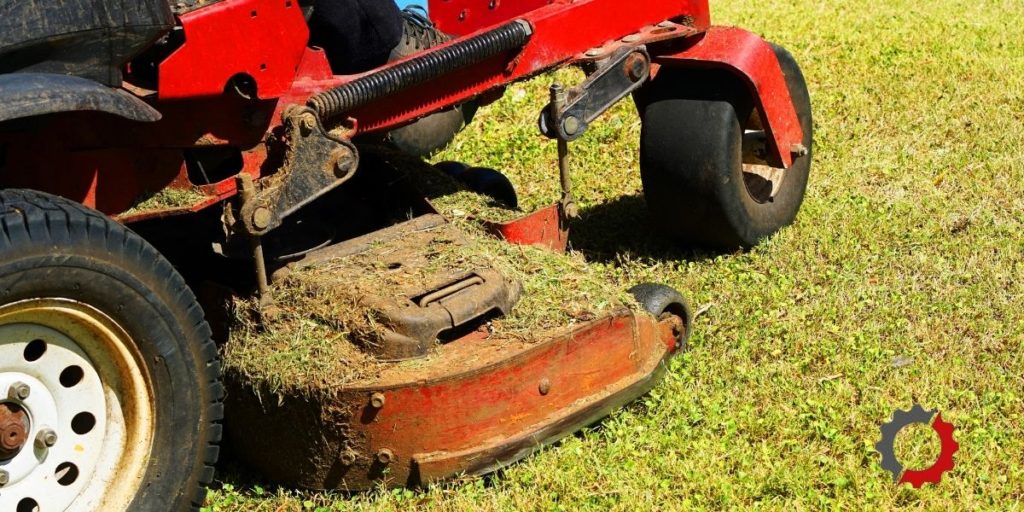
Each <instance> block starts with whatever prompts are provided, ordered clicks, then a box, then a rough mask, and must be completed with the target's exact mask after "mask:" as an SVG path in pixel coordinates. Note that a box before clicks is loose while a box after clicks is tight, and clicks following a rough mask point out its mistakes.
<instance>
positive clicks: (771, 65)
mask: <svg viewBox="0 0 1024 512" xmlns="http://www.w3.org/2000/svg"><path fill="white" fill-rule="evenodd" d="M654 61H655V62H657V63H660V64H663V65H666V66H689V67H720V68H726V69H729V70H730V71H732V72H734V73H736V75H737V76H738V77H740V78H742V79H743V81H744V83H746V85H747V86H748V87H750V91H751V96H752V97H753V98H754V100H755V103H756V104H757V108H758V112H760V114H761V120H762V124H763V125H764V128H765V130H767V132H768V135H769V137H768V140H769V141H771V143H772V144H770V145H769V146H770V147H769V151H770V155H769V156H770V159H769V161H770V162H771V163H773V164H775V165H781V166H782V167H789V166H790V165H792V164H793V153H792V147H793V146H794V145H796V144H800V143H801V142H803V140H804V133H803V128H802V127H801V126H800V119H799V118H798V117H797V114H796V109H795V107H794V106H793V99H792V98H791V97H790V95H789V88H788V87H787V86H786V78H785V76H784V75H783V72H782V68H781V67H780V66H779V59H778V57H776V55H775V50H773V49H772V47H771V45H770V44H768V42H767V41H765V40H764V39H762V38H761V37H760V36H758V35H757V34H753V33H750V32H747V31H746V30H743V29H739V28H733V27H712V28H710V29H708V31H707V32H706V33H705V34H703V36H701V37H700V38H698V39H697V41H696V43H695V44H693V45H692V46H690V47H688V48H686V49H685V50H683V51H680V52H678V53H673V54H668V55H658V56H656V57H655V58H654ZM773 160H774V161H773Z"/></svg>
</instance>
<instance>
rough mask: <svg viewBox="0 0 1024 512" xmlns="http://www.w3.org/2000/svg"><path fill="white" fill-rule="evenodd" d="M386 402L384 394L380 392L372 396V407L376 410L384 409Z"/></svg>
mask: <svg viewBox="0 0 1024 512" xmlns="http://www.w3.org/2000/svg"><path fill="white" fill-rule="evenodd" d="M384 402H385V400H384V393H379V392H378V393H374V394H372V395H370V406H371V407H373V408H374V409H383V408H384Z"/></svg>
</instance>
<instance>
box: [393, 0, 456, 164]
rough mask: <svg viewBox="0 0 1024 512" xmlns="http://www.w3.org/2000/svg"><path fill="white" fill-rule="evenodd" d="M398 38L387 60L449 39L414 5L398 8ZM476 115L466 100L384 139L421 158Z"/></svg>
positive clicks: (406, 55) (394, 131)
mask: <svg viewBox="0 0 1024 512" xmlns="http://www.w3.org/2000/svg"><path fill="white" fill-rule="evenodd" d="M401 15H402V39H401V41H399V43H398V46H395V47H394V49H392V50H391V56H390V61H396V60H400V59H404V58H406V57H409V56H410V55H413V54H416V53H419V52H421V51H423V50H425V49H427V48H431V47H434V46H437V45H439V44H442V43H444V42H446V41H449V40H451V36H449V35H448V34H445V33H444V32H441V31H440V30H438V29H437V27H435V26H434V23H433V22H431V21H430V18H428V17H427V11H426V10H425V9H423V7H420V6H418V5H410V6H408V7H406V8H405V9H402V13H401ZM475 112H476V105H475V104H474V103H473V102H472V101H470V102H467V103H464V104H462V105H458V106H455V107H452V108H450V109H448V110H443V111H441V112H437V113H435V114H431V115H429V116H427V117H424V118H422V119H420V120H418V121H415V122H413V123H412V124H409V125H406V126H403V127H401V128H398V129H395V130H392V131H391V133H389V134H388V137H387V140H388V142H390V143H391V144H392V145H393V146H395V147H396V148H398V150H400V151H402V152H403V153H406V154H409V155H413V156H417V157H425V156H429V155H431V154H433V153H435V152H437V151H438V150H441V149H443V148H444V147H445V146H447V145H448V144H449V143H450V142H451V141H452V139H454V138H455V134H457V133H459V131H460V130H462V127H463V126H465V125H466V124H467V123H469V121H470V120H471V119H472V115H473V113H475Z"/></svg>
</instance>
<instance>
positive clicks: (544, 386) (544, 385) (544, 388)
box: [537, 379, 551, 395]
mask: <svg viewBox="0 0 1024 512" xmlns="http://www.w3.org/2000/svg"><path fill="white" fill-rule="evenodd" d="M537 390H538V391H540V394H541V395H547V394H548V393H549V392H551V381H550V380H548V379H541V381H540V386H537Z"/></svg>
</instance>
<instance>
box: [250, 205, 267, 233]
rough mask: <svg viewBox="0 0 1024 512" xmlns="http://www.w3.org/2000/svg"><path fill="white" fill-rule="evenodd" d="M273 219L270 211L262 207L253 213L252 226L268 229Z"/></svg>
mask: <svg viewBox="0 0 1024 512" xmlns="http://www.w3.org/2000/svg"><path fill="white" fill-rule="evenodd" d="M271 217H272V215H271V213H270V209H268V208H265V207H263V206H260V207H259V208H256V211H254V212H252V225H253V227H255V228H256V229H267V226H269V225H270V218H271Z"/></svg>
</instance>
